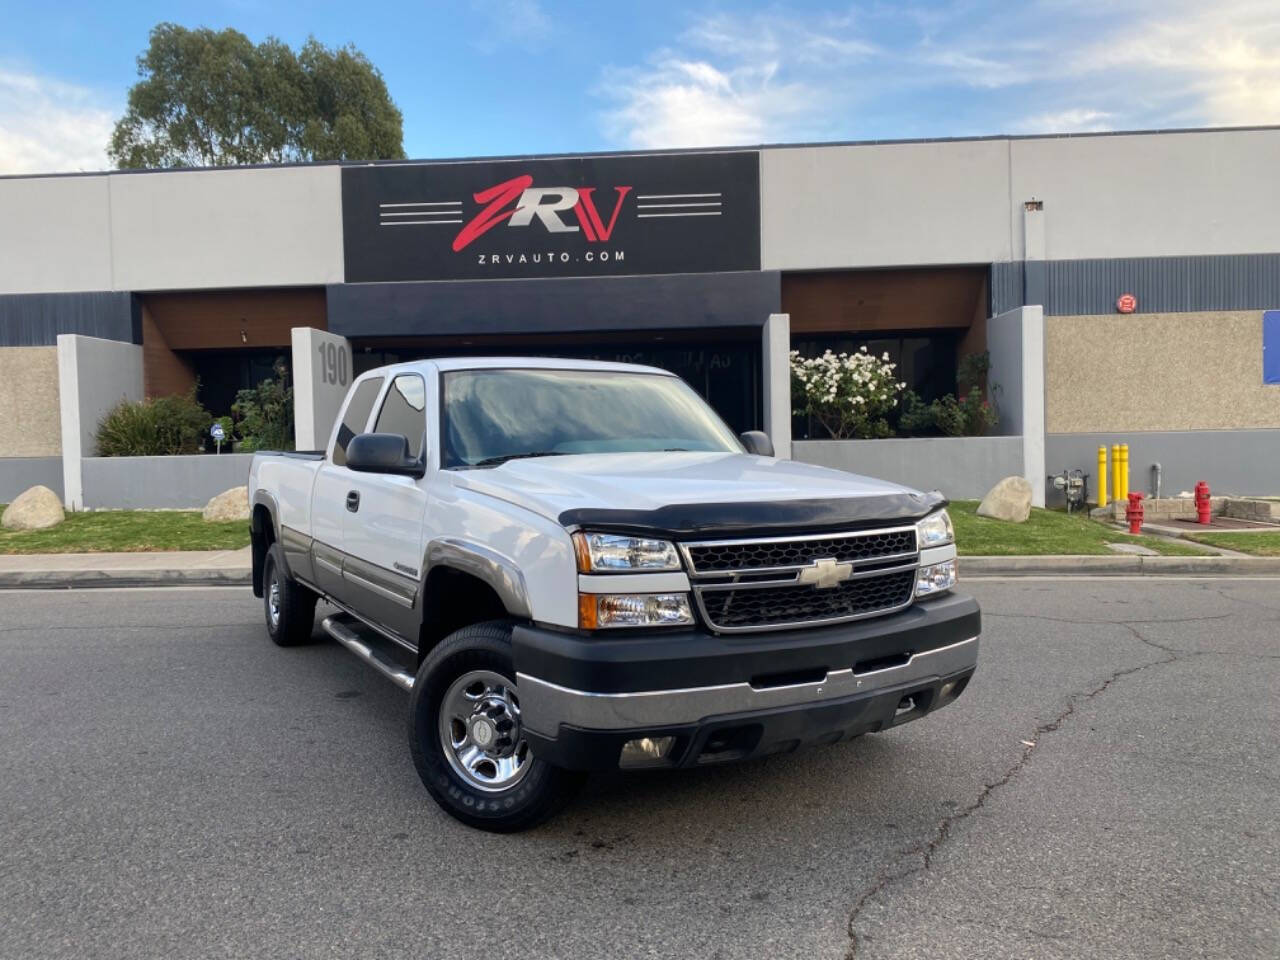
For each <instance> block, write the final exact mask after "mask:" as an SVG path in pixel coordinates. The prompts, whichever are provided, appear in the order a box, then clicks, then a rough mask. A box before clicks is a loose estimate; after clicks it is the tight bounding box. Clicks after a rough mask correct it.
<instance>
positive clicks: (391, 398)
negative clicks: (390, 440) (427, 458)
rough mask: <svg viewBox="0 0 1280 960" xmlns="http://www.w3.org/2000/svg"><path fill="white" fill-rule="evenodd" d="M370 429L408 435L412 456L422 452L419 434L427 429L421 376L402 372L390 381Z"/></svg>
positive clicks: (424, 385) (424, 387)
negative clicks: (380, 407) (389, 386)
mask: <svg viewBox="0 0 1280 960" xmlns="http://www.w3.org/2000/svg"><path fill="white" fill-rule="evenodd" d="M373 431H374V433H398V434H399V435H400V436H402V437H407V438H408V440H409V455H410V456H411V457H413V458H414V459H417V458H418V457H420V456H422V438H423V436H424V435H425V434H426V432H427V385H426V383H424V382H423V379H422V378H421V377H420V376H418V375H417V374H416V373H405V374H401V375H400V376H398V377H396V378H395V379H394V380H392V381H391V389H390V390H388V391H387V399H385V400H383V401H382V410H381V411H380V412H379V413H378V422H377V423H376V424H374V427H373Z"/></svg>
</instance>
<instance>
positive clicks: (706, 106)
mask: <svg viewBox="0 0 1280 960" xmlns="http://www.w3.org/2000/svg"><path fill="white" fill-rule="evenodd" d="M851 29H852V24H851V22H850V21H849V20H848V19H847V18H844V19H837V18H834V17H820V18H818V19H816V20H814V21H812V22H807V23H806V22H803V21H801V20H797V19H793V18H790V17H785V16H780V15H775V14H753V15H750V16H745V17H739V16H733V15H729V14H717V15H714V16H710V17H704V18H702V19H699V20H697V21H695V22H694V23H693V25H692V26H690V27H689V29H688V30H686V31H685V32H684V33H683V34H682V35H681V36H680V37H679V46H680V48H681V49H679V50H671V49H667V50H662V51H659V52H657V53H656V54H654V55H653V56H652V57H651V58H650V59H649V61H648V63H647V64H645V65H644V66H641V67H632V68H611V69H608V70H606V71H605V73H604V77H603V80H602V82H601V84H600V88H599V92H600V93H601V94H603V96H604V97H605V98H607V99H609V100H611V101H613V107H612V108H611V109H609V110H608V111H606V112H605V113H604V114H603V116H602V123H603V125H604V127H605V130H606V134H607V135H608V136H609V137H610V138H611V139H613V140H614V141H616V142H619V143H623V144H625V145H627V146H630V147H641V148H649V147H706V146H732V145H741V144H747V143H760V142H763V141H767V140H781V139H803V138H807V137H809V136H815V135H821V133H822V131H823V129H824V110H825V109H827V107H828V106H829V103H828V104H824V102H823V95H824V94H826V93H827V92H829V91H824V90H822V89H821V87H822V83H818V84H816V85H815V84H814V83H813V82H812V81H814V80H817V81H822V80H823V79H824V75H825V74H826V73H827V72H828V69H829V68H830V67H831V66H833V65H837V64H849V63H855V62H862V61H866V60H868V59H870V58H871V57H873V56H875V53H876V51H875V48H874V46H872V45H871V44H869V43H867V42H866V41H864V40H862V39H861V38H860V37H859V36H857V35H856V34H855V33H851V32H850V31H851ZM796 67H798V68H799V69H795V68H796Z"/></svg>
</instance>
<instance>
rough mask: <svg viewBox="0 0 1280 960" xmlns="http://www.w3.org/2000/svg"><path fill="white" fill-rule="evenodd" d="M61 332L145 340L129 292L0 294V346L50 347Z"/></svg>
mask: <svg viewBox="0 0 1280 960" xmlns="http://www.w3.org/2000/svg"><path fill="white" fill-rule="evenodd" d="M60 333H78V334H82V335H83V336H86V337H99V338H101V339H103V340H122V341H124V342H125V343H141V342H142V308H141V305H140V304H139V303H138V301H137V298H136V297H134V296H133V294H131V293H128V292H104V293H22V294H14V295H11V296H0V346H2V347H49V346H53V345H54V344H56V343H57V342H58V334H60Z"/></svg>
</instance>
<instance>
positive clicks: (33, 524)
mask: <svg viewBox="0 0 1280 960" xmlns="http://www.w3.org/2000/svg"><path fill="white" fill-rule="evenodd" d="M66 518H67V515H66V514H65V513H63V512H62V500H61V499H59V497H58V495H57V494H56V493H54V492H53V491H52V490H50V489H49V488H48V487H41V486H35V487H31V488H29V489H27V490H24V491H22V493H20V494H18V496H17V497H15V498H14V501H13V503H11V504H9V506H7V507H5V511H4V515H3V516H0V526H2V527H4V528H5V529H6V530H44V529H45V528H46V527H56V526H57V525H58V524H60V523H61V522H62V521H63V520H65V519H66Z"/></svg>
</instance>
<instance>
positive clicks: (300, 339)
mask: <svg viewBox="0 0 1280 960" xmlns="http://www.w3.org/2000/svg"><path fill="white" fill-rule="evenodd" d="M291 339H292V343H293V442H294V447H295V449H298V450H320V449H323V448H324V447H325V445H326V444H328V442H329V433H330V431H332V429H333V422H334V420H336V419H337V417H338V410H339V409H341V407H342V401H343V398H345V397H346V395H347V388H348V387H350V386H351V381H352V380H353V379H355V372H354V371H353V369H352V356H351V343H350V342H349V341H348V340H347V338H346V337H339V336H338V335H337V334H333V333H326V332H325V331H324V330H317V329H315V328H314V327H294V328H293V330H292V332H291Z"/></svg>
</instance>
